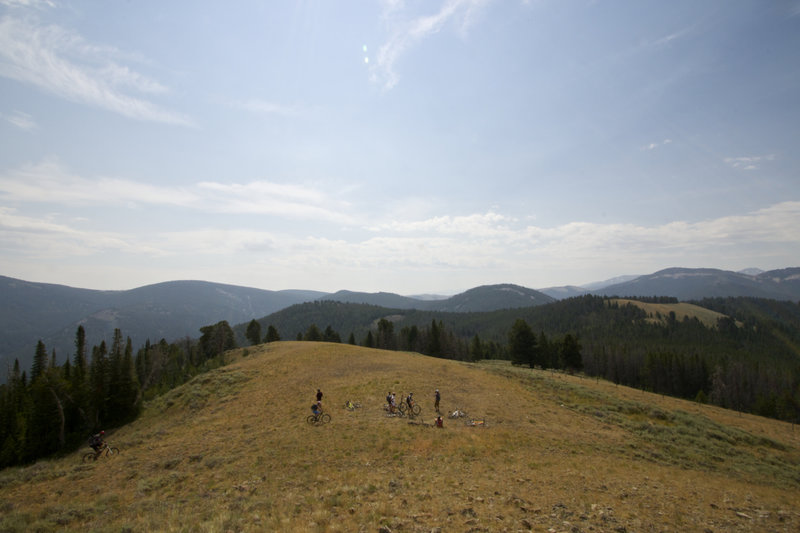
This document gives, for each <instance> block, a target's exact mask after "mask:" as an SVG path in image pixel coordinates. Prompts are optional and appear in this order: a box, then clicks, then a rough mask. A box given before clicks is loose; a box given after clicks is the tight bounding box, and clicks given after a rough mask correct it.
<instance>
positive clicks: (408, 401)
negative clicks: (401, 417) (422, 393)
mask: <svg viewBox="0 0 800 533" xmlns="http://www.w3.org/2000/svg"><path fill="white" fill-rule="evenodd" d="M406 405H408V408H409V409H411V408H412V407H414V393H413V392H409V393H408V396H406Z"/></svg>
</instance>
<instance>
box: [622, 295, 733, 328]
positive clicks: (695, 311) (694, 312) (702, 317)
mask: <svg viewBox="0 0 800 533" xmlns="http://www.w3.org/2000/svg"><path fill="white" fill-rule="evenodd" d="M610 301H611V302H614V303H618V304H619V305H633V306H636V307H638V308H639V309H642V310H644V311H645V312H646V313H647V314H648V316H649V318H648V321H650V322H653V323H659V324H666V323H667V317H668V316H669V314H670V313H671V312H672V313H675V318H676V320H678V321H682V320H683V319H684V318H696V319H697V320H699V321H700V322H702V323H703V324H704V325H705V326H706V327H709V328H715V327H717V321H718V320H719V319H720V318H724V317H725V316H727V315H724V314H722V313H718V312H716V311H712V310H711V309H706V308H704V307H700V306H699V305H694V304H690V303H685V302H679V303H674V304H661V303H650V302H640V301H638V300H629V299H625V298H614V299H612V300H610ZM659 315H660V318H659Z"/></svg>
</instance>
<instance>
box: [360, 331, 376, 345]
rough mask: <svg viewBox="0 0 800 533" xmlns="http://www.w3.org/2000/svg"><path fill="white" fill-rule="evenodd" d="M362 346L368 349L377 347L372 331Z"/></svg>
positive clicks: (368, 333)
mask: <svg viewBox="0 0 800 533" xmlns="http://www.w3.org/2000/svg"><path fill="white" fill-rule="evenodd" d="M361 345H362V346H365V347H367V348H374V347H375V338H374V337H373V336H372V330H370V331H368V332H367V336H366V337H365V338H364V342H363V343H361Z"/></svg>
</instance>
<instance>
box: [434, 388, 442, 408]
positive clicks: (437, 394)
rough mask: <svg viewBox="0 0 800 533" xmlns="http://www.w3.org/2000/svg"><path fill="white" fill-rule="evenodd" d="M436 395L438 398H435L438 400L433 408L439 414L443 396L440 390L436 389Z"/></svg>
mask: <svg viewBox="0 0 800 533" xmlns="http://www.w3.org/2000/svg"><path fill="white" fill-rule="evenodd" d="M435 395H436V396H435V397H436V400H435V401H434V402H433V408H434V409H435V410H436V412H437V413H438V412H439V400H441V399H442V395H441V394H439V389H436V393H435Z"/></svg>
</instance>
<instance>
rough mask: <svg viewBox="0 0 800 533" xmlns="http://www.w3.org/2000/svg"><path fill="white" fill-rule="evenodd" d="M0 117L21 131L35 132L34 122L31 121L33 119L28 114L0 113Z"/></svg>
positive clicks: (15, 112) (19, 112)
mask: <svg viewBox="0 0 800 533" xmlns="http://www.w3.org/2000/svg"><path fill="white" fill-rule="evenodd" d="M0 117H2V118H4V119H5V120H7V121H8V122H10V123H11V124H13V125H14V126H16V127H18V128H19V129H21V130H25V131H31V130H35V129H36V127H37V124H36V121H35V120H34V119H33V117H32V116H31V115H29V114H28V113H23V112H22V111H14V112H13V113H11V114H10V115H5V114H2V113H0Z"/></svg>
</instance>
